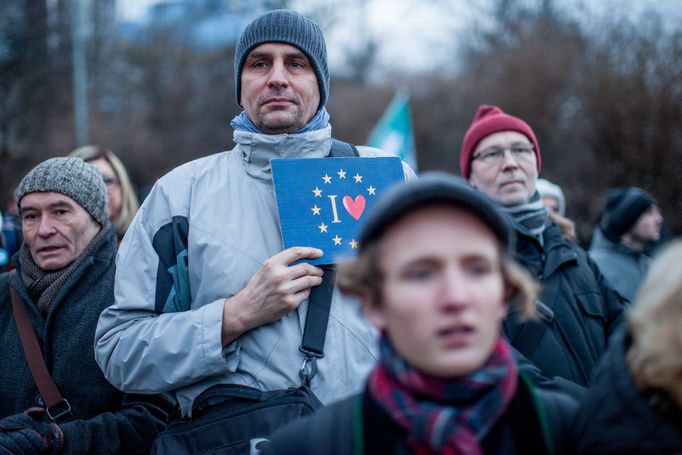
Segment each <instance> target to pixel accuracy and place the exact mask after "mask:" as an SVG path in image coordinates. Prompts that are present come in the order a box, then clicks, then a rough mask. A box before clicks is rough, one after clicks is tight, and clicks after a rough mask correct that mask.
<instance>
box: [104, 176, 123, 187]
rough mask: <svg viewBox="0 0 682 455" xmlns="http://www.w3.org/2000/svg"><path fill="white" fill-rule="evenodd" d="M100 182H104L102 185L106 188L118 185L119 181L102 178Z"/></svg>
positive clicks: (113, 178)
mask: <svg viewBox="0 0 682 455" xmlns="http://www.w3.org/2000/svg"><path fill="white" fill-rule="evenodd" d="M102 180H104V184H105V185H106V186H108V187H110V186H114V185H118V184H119V181H118V179H117V178H116V177H104V178H103V179H102Z"/></svg>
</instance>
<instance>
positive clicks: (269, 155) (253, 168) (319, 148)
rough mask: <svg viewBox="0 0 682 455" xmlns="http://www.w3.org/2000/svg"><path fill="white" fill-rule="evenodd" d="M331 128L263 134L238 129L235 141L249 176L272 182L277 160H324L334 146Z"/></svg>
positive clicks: (329, 126) (235, 133)
mask: <svg viewBox="0 0 682 455" xmlns="http://www.w3.org/2000/svg"><path fill="white" fill-rule="evenodd" d="M331 132H332V128H331V125H328V126H326V127H325V128H322V129H319V130H315V131H309V132H307V133H299V134H259V133H251V132H248V131H243V130H235V132H234V141H235V143H237V144H238V146H239V150H240V151H241V154H242V161H243V162H244V167H245V169H246V173H247V174H249V175H250V176H252V177H255V178H258V179H261V180H265V181H272V170H271V168H270V160H271V159H273V158H324V157H325V156H327V155H329V152H330V150H331V146H332V140H331Z"/></svg>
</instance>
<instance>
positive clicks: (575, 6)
mask: <svg viewBox="0 0 682 455" xmlns="http://www.w3.org/2000/svg"><path fill="white" fill-rule="evenodd" d="M161 1H173V0H161ZM330 1H331V2H333V3H335V4H338V5H341V8H340V11H341V13H340V16H339V17H338V18H337V19H336V21H335V23H334V24H333V25H332V26H331V27H330V29H328V30H325V32H326V37H327V44H328V48H329V60H330V66H331V68H332V70H338V69H339V67H340V65H341V64H342V63H343V56H344V55H345V53H346V52H345V51H346V50H347V49H354V48H356V47H357V46H358V43H361V42H364V41H365V40H366V39H368V38H370V37H371V38H374V39H376V40H377V41H378V42H379V43H380V47H379V55H378V60H379V65H380V66H381V67H382V68H383V69H384V70H390V69H392V68H396V69H397V68H399V69H401V70H403V71H405V70H408V71H409V70H424V69H427V68H429V67H430V66H431V65H433V62H438V64H439V65H443V64H447V62H448V59H449V57H450V54H451V52H452V49H453V47H454V46H453V43H452V39H453V35H454V33H453V32H455V31H456V30H458V29H461V28H462V27H464V26H465V25H466V24H467V23H468V22H470V21H471V20H472V18H473V17H474V15H475V14H476V10H475V7H472V6H471V5H473V4H476V3H479V4H480V2H472V1H470V0H341V1H339V0H327V2H330ZM159 2H160V0H118V5H119V6H118V8H119V9H118V13H119V17H120V18H121V19H123V20H136V19H139V18H141V17H142V16H143V15H144V13H145V11H146V9H147V8H148V7H149V6H150V5H152V4H155V3H159ZM324 3H325V2H323V1H320V0H293V1H292V6H293V8H294V9H297V10H299V11H301V12H303V13H306V12H307V11H311V10H314V9H315V8H318V7H319V5H320V4H324ZM556 3H557V4H558V5H564V8H571V9H572V11H574V12H576V13H577V14H579V15H582V17H583V18H584V17H591V16H594V17H601V16H604V15H608V14H611V13H612V12H613V11H614V10H616V9H621V10H622V8H623V5H628V8H627V11H628V12H629V13H630V14H631V15H638V14H641V12H642V11H644V10H646V9H654V10H656V11H658V12H660V13H661V14H662V15H663V16H664V17H665V18H666V20H667V25H668V26H670V27H675V28H677V29H681V28H682V0H563V1H557V2H556ZM323 26H324V24H323Z"/></svg>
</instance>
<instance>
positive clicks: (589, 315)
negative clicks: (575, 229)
mask: <svg viewBox="0 0 682 455" xmlns="http://www.w3.org/2000/svg"><path fill="white" fill-rule="evenodd" d="M541 160H542V155H541V153H540V146H539V144H538V141H537V139H536V137H535V133H534V132H533V130H532V129H531V127H530V126H529V125H528V124H527V123H526V122H524V121H523V120H522V119H520V118H518V117H514V116H512V115H509V114H506V113H504V112H503V111H502V110H501V109H500V108H499V107H497V106H488V105H483V106H480V107H479V109H478V112H477V113H476V115H475V117H474V120H473V122H472V124H471V126H470V127H469V129H468V130H467V132H466V134H465V136H464V140H463V142H462V147H461V154H460V171H461V174H462V176H463V177H464V178H465V179H467V180H468V182H469V184H470V185H471V186H473V187H474V188H476V189H477V190H479V191H481V192H483V193H485V194H487V195H488V196H490V197H491V198H492V199H493V200H494V201H495V202H496V203H497V204H498V205H499V206H500V207H501V208H502V210H503V211H504V212H506V214H507V215H508V217H509V219H510V222H511V224H512V227H513V229H514V231H515V233H516V238H517V241H516V254H515V258H516V259H517V260H518V261H519V262H520V263H521V264H522V265H523V266H524V267H525V268H526V269H527V270H528V271H529V272H530V273H531V275H532V276H533V277H535V278H536V279H537V280H538V281H539V282H540V284H541V291H540V296H539V299H538V300H537V301H536V306H537V309H538V312H539V313H540V316H541V318H540V320H538V321H528V322H524V321H522V320H521V319H519V318H518V316H517V315H516V314H515V313H514V311H511V312H510V314H509V317H508V318H507V319H506V321H505V323H504V330H505V334H506V335H507V337H508V338H509V340H510V341H511V343H512V345H513V346H514V347H515V348H516V349H517V350H518V351H519V352H520V353H521V354H523V355H524V356H525V357H527V358H528V359H529V360H530V361H531V362H532V363H534V364H535V365H536V366H537V367H539V368H540V370H541V371H542V373H543V374H544V375H545V376H547V377H555V376H558V377H562V378H565V379H568V380H569V381H572V382H573V383H576V384H579V385H581V386H585V385H587V384H588V383H589V379H590V375H591V373H592V370H593V369H594V366H595V365H596V363H597V361H598V359H599V357H600V355H601V353H602V352H603V351H604V349H605V348H606V345H607V342H608V339H609V337H610V336H611V335H612V334H613V333H614V331H615V330H616V328H617V327H618V326H619V325H620V323H621V321H622V319H623V309H624V305H625V304H626V302H625V301H624V300H623V299H622V298H621V297H620V296H619V295H618V294H617V293H616V292H615V291H614V290H613V289H612V288H611V287H610V286H609V284H608V282H607V281H606V279H605V278H604V277H603V276H602V274H601V273H600V272H599V268H598V267H597V266H596V265H595V264H594V263H593V262H592V261H591V260H590V259H589V257H588V255H587V253H586V252H585V251H584V250H582V249H581V248H580V247H579V246H577V245H575V244H574V243H572V242H570V241H568V240H566V239H565V238H564V237H563V235H562V232H561V229H560V227H559V226H558V225H557V224H556V223H554V222H552V221H551V220H550V219H549V218H548V213H547V209H545V207H544V205H543V203H542V200H541V198H540V193H539V192H538V191H537V188H536V183H537V179H538V174H539V172H540V168H541Z"/></svg>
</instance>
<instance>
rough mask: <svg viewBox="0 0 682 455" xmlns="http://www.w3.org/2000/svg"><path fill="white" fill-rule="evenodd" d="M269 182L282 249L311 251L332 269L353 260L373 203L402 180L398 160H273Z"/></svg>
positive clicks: (315, 261)
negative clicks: (321, 253) (271, 182)
mask: <svg viewBox="0 0 682 455" xmlns="http://www.w3.org/2000/svg"><path fill="white" fill-rule="evenodd" d="M271 164H272V177H273V180H274V183H275V196H276V197H277V208H278V210H279V221H280V229H281V231H282V239H283V240H284V248H289V247H292V246H311V247H315V248H319V249H321V250H322V251H324V256H322V257H321V258H318V259H314V260H306V262H310V263H311V264H320V265H324V264H332V263H334V262H336V260H337V259H339V258H341V257H352V256H353V255H354V254H355V252H356V250H357V247H358V231H359V227H360V226H361V225H362V223H363V222H364V220H365V218H366V217H367V214H368V213H369V212H370V211H371V210H372V207H374V204H375V203H376V201H377V198H378V197H379V196H380V195H381V194H382V193H383V192H384V191H386V188H388V187H389V186H391V185H392V184H393V183H396V182H398V181H402V180H404V176H403V167H402V163H401V161H400V158H397V157H388V158H306V159H291V160H288V159H274V160H272V161H271Z"/></svg>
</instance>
